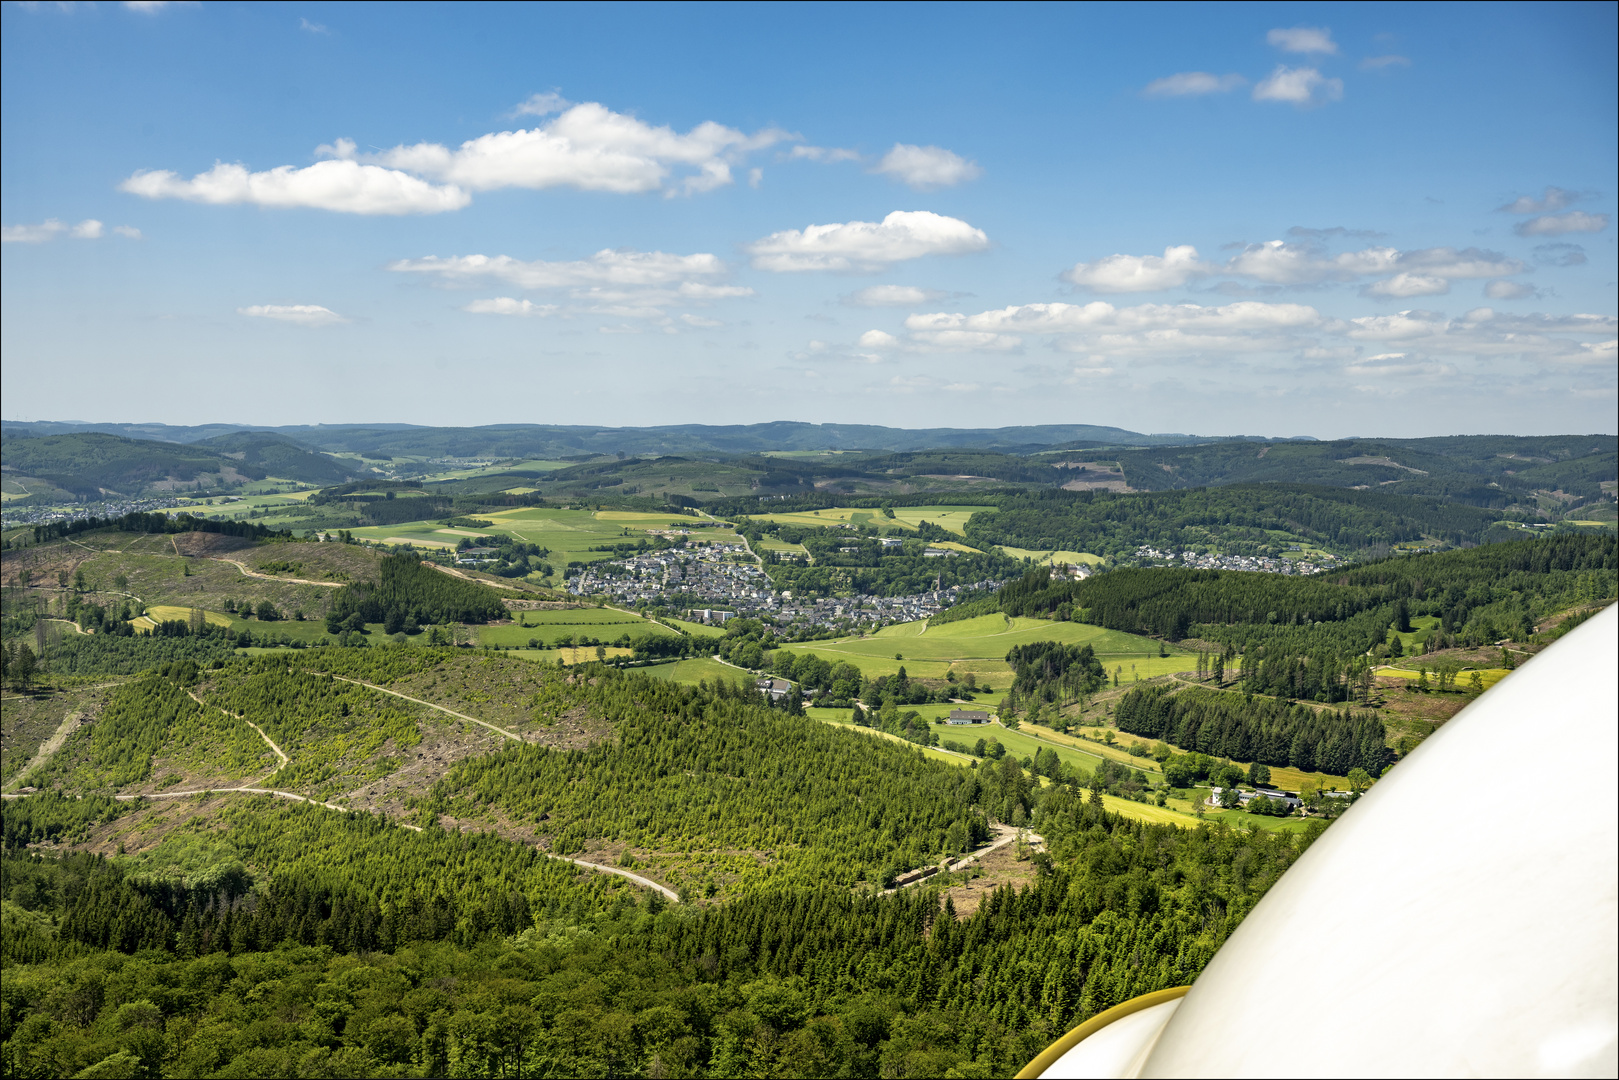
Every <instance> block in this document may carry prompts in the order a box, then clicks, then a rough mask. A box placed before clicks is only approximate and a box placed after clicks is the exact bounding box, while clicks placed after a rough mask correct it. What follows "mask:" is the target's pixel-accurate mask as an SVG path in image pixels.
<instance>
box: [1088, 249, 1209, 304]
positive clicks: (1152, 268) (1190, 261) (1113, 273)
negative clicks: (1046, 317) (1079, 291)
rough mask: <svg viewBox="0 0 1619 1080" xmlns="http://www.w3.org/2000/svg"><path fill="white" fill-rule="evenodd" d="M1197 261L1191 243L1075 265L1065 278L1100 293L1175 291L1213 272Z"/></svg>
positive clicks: (1206, 265) (1111, 256) (1112, 256)
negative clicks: (1152, 252)
mask: <svg viewBox="0 0 1619 1080" xmlns="http://www.w3.org/2000/svg"><path fill="white" fill-rule="evenodd" d="M1213 269H1214V268H1213V267H1211V266H1209V265H1208V264H1207V263H1204V262H1202V261H1201V260H1199V259H1198V256H1197V248H1195V247H1192V246H1191V245H1190V244H1182V245H1181V246H1179V247H1166V248H1164V253H1163V255H1162V256H1159V255H1109V256H1107V257H1106V258H1102V259H1098V260H1096V261H1095V262H1090V263H1083V262H1082V263H1076V264H1074V265H1073V266H1072V267H1070V268H1069V269H1068V270H1067V271H1066V272H1065V273H1064V274H1063V277H1064V278H1065V279H1067V280H1068V281H1071V282H1073V283H1074V284H1075V285H1078V286H1080V287H1082V288H1086V289H1091V290H1093V291H1095V292H1101V293H1125V292H1157V291H1158V290H1159V289H1176V288H1179V287H1180V286H1182V285H1184V284H1186V283H1187V282H1188V281H1190V280H1191V279H1193V278H1196V277H1202V276H1204V275H1206V274H1208V273H1210V272H1212V271H1213Z"/></svg>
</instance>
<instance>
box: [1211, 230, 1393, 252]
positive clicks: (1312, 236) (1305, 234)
mask: <svg viewBox="0 0 1619 1080" xmlns="http://www.w3.org/2000/svg"><path fill="white" fill-rule="evenodd" d="M1287 235H1289V236H1296V237H1300V238H1303V239H1306V240H1331V239H1334V238H1336V237H1339V236H1350V237H1354V238H1355V239H1357V240H1376V239H1378V238H1379V237H1381V236H1383V235H1384V234H1383V233H1380V232H1378V231H1377V230H1376V229H1346V228H1344V227H1343V226H1342V225H1333V226H1331V227H1330V228H1326V229H1311V228H1306V227H1305V226H1303V225H1294V226H1291V227H1290V228H1289V229H1288V230H1287ZM1238 246H1239V247H1240V246H1241V245H1238Z"/></svg>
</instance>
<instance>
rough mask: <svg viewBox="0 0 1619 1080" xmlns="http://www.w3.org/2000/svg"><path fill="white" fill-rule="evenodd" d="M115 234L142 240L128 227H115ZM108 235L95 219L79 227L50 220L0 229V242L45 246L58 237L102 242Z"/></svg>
mask: <svg viewBox="0 0 1619 1080" xmlns="http://www.w3.org/2000/svg"><path fill="white" fill-rule="evenodd" d="M112 231H113V232H115V233H117V234H118V235H119V236H126V237H129V238H130V239H132V240H138V239H140V235H141V231H140V230H139V229H135V228H131V227H130V226H128V225H117V226H114V228H113V230H112ZM105 235H106V226H104V225H103V224H102V223H101V222H99V221H97V220H96V219H95V218H85V219H84V220H83V221H81V222H79V223H78V224H77V225H69V224H67V223H66V222H63V221H58V220H57V219H56V218H48V219H47V220H45V221H42V222H40V223H39V224H38V225H7V226H5V227H4V228H3V229H0V242H4V243H7V244H43V243H45V242H46V241H49V240H54V239H55V238H56V237H58V236H68V237H71V238H72V239H74V240H100V239H101V238H102V237H103V236H105Z"/></svg>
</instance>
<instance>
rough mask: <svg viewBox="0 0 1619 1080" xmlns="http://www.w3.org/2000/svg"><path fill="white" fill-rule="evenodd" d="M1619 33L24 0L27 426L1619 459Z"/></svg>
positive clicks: (10, 367) (1440, 13) (1545, 22)
mask: <svg viewBox="0 0 1619 1080" xmlns="http://www.w3.org/2000/svg"><path fill="white" fill-rule="evenodd" d="M1615 10H1616V9H1615V7H1614V5H1612V4H1592V5H1558V4H1537V5H1480V6H1464V5H1458V4H1445V5H1432V6H1424V5H1413V4H1395V5H1377V4H1358V5H1352V6H1341V5H1290V4H1264V5H1223V6H1185V5H1173V6H1161V7H1157V6H1152V5H1143V4H1136V5H1129V6H1122V7H1109V6H1079V7H1063V6H1058V5H1052V4H1041V5H1032V6H1018V5H1010V4H998V5H993V6H984V7H977V6H970V5H945V6H926V7H924V6H919V5H904V6H897V7H881V6H876V5H869V4H859V5H847V6H839V5H829V4H819V5H814V6H808V7H792V6H782V5H770V6H758V7H751V8H750V7H744V6H742V5H736V4H727V5H721V6H711V7H710V6H687V7H677V6H670V5H658V6H636V5H630V6H616V7H607V6H599V5H592V6H582V7H565V6H520V5H515V4H502V5H494V6H479V5H475V4H458V5H453V6H442V7H435V6H430V5H426V4H414V5H407V6H398V7H391V6H385V5H380V4H367V5H353V6H350V5H328V4H288V5H279V4H257V5H249V6H239V5H231V4H212V3H209V4H113V3H101V4H13V3H6V4H4V5H0V31H3V36H0V50H3V68H0V83H3V85H0V90H3V97H0V118H3V126H0V224H3V226H4V229H5V232H4V239H5V241H6V242H5V243H4V244H3V245H0V259H3V273H4V289H3V292H0V320H3V321H0V349H3V355H4V399H5V416H6V417H7V418H9V419H67V418H74V419H88V420H104V421H112V420H123V421H163V422H169V423H197V422H212V421H232V422H242V423H257V424H276V423H314V422H328V423H341V422H362V421H373V422H383V421H389V422H412V423H423V424H479V423H497V422H533V423H593V424H660V423H750V422H755V421H763V420H777V419H793V420H809V421H821V422H829V421H839V422H864V423H883V424H891V425H895V426H905V427H918V426H934V425H945V424H948V425H958V426H974V427H977V426H999V425H1003V424H1022V423H1096V424H1116V425H1119V426H1123V427H1129V428H1133V429H1136V430H1144V431H1189V432H1196V433H1200V434H1221V433H1252V434H1271V435H1291V434H1309V435H1317V436H1321V437H1335V436H1345V435H1390V436H1394V435H1412V436H1414V435H1436V434H1451V433H1461V432H1480V431H1492V432H1504V433H1522V434H1533V433H1549V432H1567V431H1610V432H1611V431H1613V430H1614V427H1615V425H1614V416H1615V408H1616V400H1615V384H1616V377H1615V370H1616V361H1615V346H1614V339H1615V312H1616V302H1615V286H1616V279H1619V258H1616V248H1615V240H1614V237H1615V230H1614V226H1613V222H1612V218H1613V215H1614V195H1615V191H1616V190H1619V178H1616V176H1615V172H1616V164H1615V163H1616V160H1619V153H1616V147H1615V131H1616V117H1615V103H1616V102H1615V98H1616V91H1615V87H1616V85H1619V79H1616V77H1615V70H1614V69H1615V61H1614V51H1613V48H1612V46H1613V42H1614V40H1615V36H1616V26H1615Z"/></svg>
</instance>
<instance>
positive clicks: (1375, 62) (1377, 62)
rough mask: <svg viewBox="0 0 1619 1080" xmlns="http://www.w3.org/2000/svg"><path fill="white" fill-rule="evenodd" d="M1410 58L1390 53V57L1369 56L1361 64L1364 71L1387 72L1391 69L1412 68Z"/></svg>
mask: <svg viewBox="0 0 1619 1080" xmlns="http://www.w3.org/2000/svg"><path fill="white" fill-rule="evenodd" d="M1410 66H1411V58H1410V57H1409V56H1399V55H1397V54H1394V53H1390V54H1389V55H1388V56H1368V57H1367V58H1366V59H1364V60H1362V61H1361V62H1360V67H1361V70H1362V71H1387V70H1388V69H1389V68H1396V67H1410Z"/></svg>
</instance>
